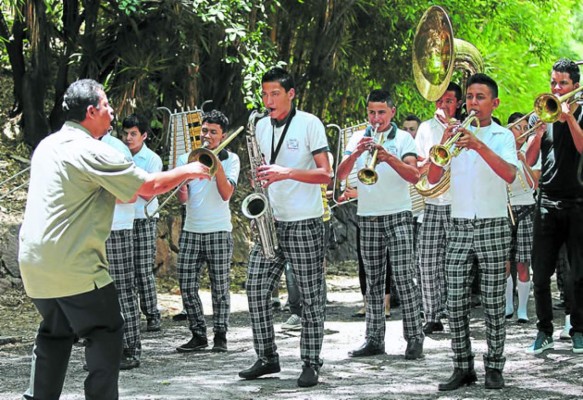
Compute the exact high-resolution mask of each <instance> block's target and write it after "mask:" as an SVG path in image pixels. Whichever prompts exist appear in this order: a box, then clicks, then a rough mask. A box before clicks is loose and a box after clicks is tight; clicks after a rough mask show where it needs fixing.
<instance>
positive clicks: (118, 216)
mask: <svg viewBox="0 0 583 400" xmlns="http://www.w3.org/2000/svg"><path fill="white" fill-rule="evenodd" d="M101 141H102V142H103V143H107V144H108V145H110V146H111V147H113V148H114V149H116V150H118V151H119V152H121V153H122V154H123V155H124V157H125V159H126V161H127V162H130V163H131V162H133V161H132V153H131V152H130V149H128V146H126V145H125V143H124V142H122V141H121V140H119V139H118V138H115V137H113V136H111V135H110V134H109V133H108V134H107V135H105V136H103V137H102V138H101ZM135 214H136V212H135V210H134V203H116V204H115V210H114V212H113V222H112V223H111V230H112V231H121V230H123V229H133V227H134V215H135Z"/></svg>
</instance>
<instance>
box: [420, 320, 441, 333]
mask: <svg viewBox="0 0 583 400" xmlns="http://www.w3.org/2000/svg"><path fill="white" fill-rule="evenodd" d="M434 332H443V324H442V323H441V322H440V321H437V322H427V323H425V325H423V333H424V334H426V335H431V334H432V333H434Z"/></svg>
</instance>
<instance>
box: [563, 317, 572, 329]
mask: <svg viewBox="0 0 583 400" xmlns="http://www.w3.org/2000/svg"><path fill="white" fill-rule="evenodd" d="M572 327H573V326H572V325H571V316H570V315H565V328H564V330H565V331H567V332H569V331H570V330H571V328H572Z"/></svg>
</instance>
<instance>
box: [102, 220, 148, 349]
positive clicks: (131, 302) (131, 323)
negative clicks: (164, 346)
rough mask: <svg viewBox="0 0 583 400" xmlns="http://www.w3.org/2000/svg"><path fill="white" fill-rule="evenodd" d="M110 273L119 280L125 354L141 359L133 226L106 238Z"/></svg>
mask: <svg viewBox="0 0 583 400" xmlns="http://www.w3.org/2000/svg"><path fill="white" fill-rule="evenodd" d="M105 250H106V252H107V260H108V261H109V274H110V275H111V278H112V279H113V281H114V283H115V288H116V290H117V296H118V298H119V304H120V308H121V313H122V315H123V319H124V321H125V323H124V327H123V352H124V355H125V356H128V357H134V358H135V359H137V360H139V359H140V355H141V353H142V343H141V341H140V309H139V307H138V293H137V291H136V270H135V266H134V238H133V232H132V230H131V229H122V230H117V231H111V233H110V235H109V238H108V239H107V240H106V242H105Z"/></svg>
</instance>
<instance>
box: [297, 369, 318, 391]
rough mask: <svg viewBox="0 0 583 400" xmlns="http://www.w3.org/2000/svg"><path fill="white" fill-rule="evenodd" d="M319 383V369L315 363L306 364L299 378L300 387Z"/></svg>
mask: <svg viewBox="0 0 583 400" xmlns="http://www.w3.org/2000/svg"><path fill="white" fill-rule="evenodd" d="M317 384H318V370H317V369H316V368H314V366H313V365H310V364H304V365H303V366H302V373H301V374H300V377H299V378H298V386H299V387H311V386H316V385H317Z"/></svg>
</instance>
